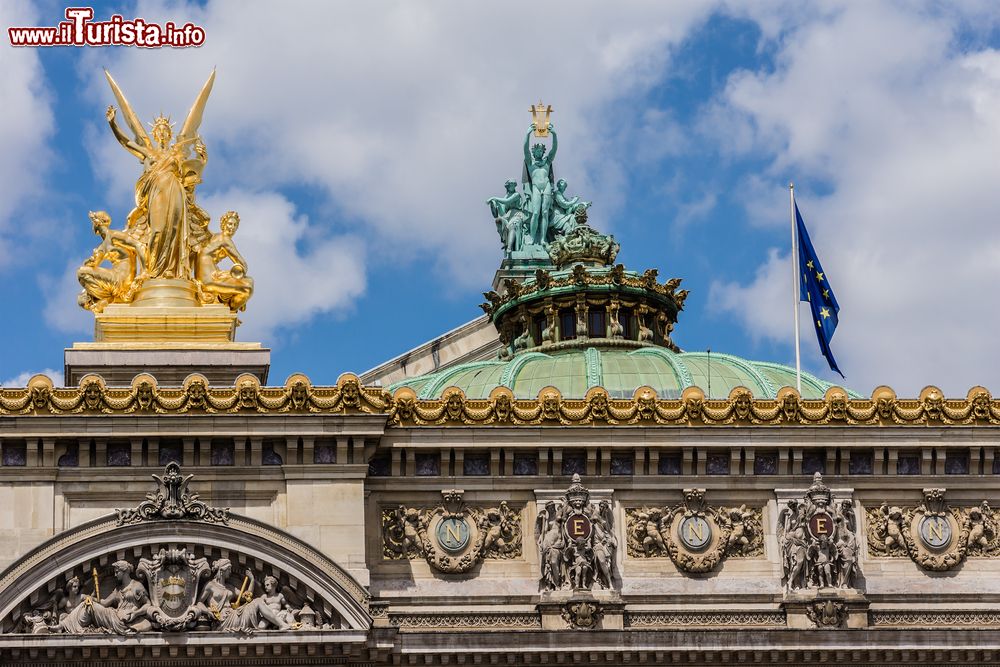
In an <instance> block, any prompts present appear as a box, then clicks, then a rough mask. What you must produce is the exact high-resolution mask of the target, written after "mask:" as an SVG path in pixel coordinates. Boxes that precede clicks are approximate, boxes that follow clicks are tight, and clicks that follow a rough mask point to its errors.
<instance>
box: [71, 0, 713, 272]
mask: <svg viewBox="0 0 1000 667" xmlns="http://www.w3.org/2000/svg"><path fill="white" fill-rule="evenodd" d="M711 9H712V6H711V5H710V4H708V3H695V4H688V3H686V4H680V3H660V2H647V3H641V4H635V5H632V6H631V7H630V10H629V11H627V12H623V11H621V8H619V7H617V6H613V5H609V4H607V3H598V2H591V3H581V2H571V3H563V4H547V5H546V6H545V14H546V17H545V19H544V20H533V18H532V17H533V16H534V15H535V14H536V13H537V10H538V6H537V4H535V3H530V2H516V3H504V4H502V5H500V4H484V3H467V2H451V3H438V4H435V5H433V7H432V6H429V5H424V4H417V3H410V2H391V3H314V4H299V5H297V6H296V10H295V11H288V9H287V7H283V6H281V5H274V4H272V3H263V2H261V3H235V4H234V3H225V2H209V3H207V5H204V6H202V5H201V4H200V3H199V4H196V3H190V4H185V3H177V2H170V3H160V2H142V3H140V4H139V6H138V8H137V9H136V13H137V14H138V15H140V16H143V17H144V18H146V19H147V20H157V21H163V20H168V19H172V20H178V19H182V18H183V19H184V20H192V21H194V22H196V23H199V24H202V25H204V26H205V29H206V33H207V40H206V43H205V46H203V47H201V48H199V49H189V50H184V51H178V50H168V49H165V50H163V51H142V52H140V51H141V50H140V49H119V50H116V51H114V52H110V51H107V50H103V51H97V50H94V51H93V52H88V53H86V54H84V56H85V60H84V62H83V64H82V66H81V69H80V71H82V72H85V73H87V74H86V75H87V76H88V77H90V79H91V81H90V84H91V85H90V87H89V91H90V99H91V101H92V102H93V108H92V113H94V115H95V128H97V134H96V135H95V136H94V137H93V139H91V140H88V143H89V144H90V145H91V148H92V156H93V160H94V164H95V167H96V168H97V169H98V170H99V171H102V172H103V171H107V172H108V177H107V178H108V181H109V183H110V184H113V190H114V193H115V196H116V197H117V198H118V200H119V202H120V203H119V206H120V207H121V209H122V210H121V212H119V213H115V217H116V219H118V218H119V217H121V216H122V215H124V213H125V210H126V209H125V207H126V206H127V197H128V196H129V193H130V188H131V184H132V183H133V182H134V180H135V178H136V176H137V173H138V167H137V165H135V163H134V162H133V161H132V160H131V159H130V158H128V157H127V156H126V155H125V154H124V153H123V152H122V151H121V150H120V148H119V147H118V146H117V145H116V144H115V143H114V142H113V141H112V140H111V138H110V137H109V136H107V130H106V128H105V127H103V120H102V116H100V115H99V114H100V113H101V111H102V110H103V107H104V105H106V104H107V103H109V101H110V100H111V97H110V92H109V91H108V90H107V84H106V83H105V82H104V80H103V76H102V73H101V70H100V66H102V65H107V66H108V67H109V68H110V69H111V70H112V72H113V73H114V75H115V77H116V80H117V81H118V82H119V83H120V84H121V86H122V87H123V89H124V91H125V93H126V95H127V96H128V97H129V99H130V101H131V102H132V104H133V105H134V106H135V107H136V109H137V111H138V112H139V114H140V116H141V117H142V118H143V119H144V120H148V119H149V118H151V117H152V116H153V115H155V114H156V113H158V112H159V111H160V110H161V109H163V111H164V112H169V113H171V114H172V115H173V118H174V120H175V121H178V122H182V120H183V118H182V115H183V113H185V111H186V109H187V108H188V106H189V105H190V103H191V100H193V98H194V95H195V93H196V92H197V89H198V87H199V86H200V85H201V83H202V81H203V80H204V77H205V76H206V75H207V73H208V72H209V71H210V70H211V68H212V67H213V66H218V80H217V82H216V86H215V89H214V91H213V93H212V98H211V100H210V101H209V104H208V110H207V113H206V116H205V122H204V125H203V128H202V129H203V132H202V134H203V136H204V137H205V140H206V142H207V143H208V148H209V151H210V155H211V159H210V162H209V166H208V169H207V171H206V174H205V179H206V187H216V188H225V187H230V186H236V187H242V188H245V189H257V188H268V189H275V188H277V189H279V190H281V189H282V188H285V187H288V186H293V187H299V186H302V185H305V186H307V187H313V188H316V190H317V192H318V193H319V195H320V197H321V198H327V199H328V202H329V210H331V211H334V212H335V214H331V219H330V220H315V221H314V222H315V224H317V225H321V226H324V227H330V226H333V225H336V226H337V227H339V228H342V229H348V230H350V231H353V232H356V233H358V234H359V235H361V236H363V237H365V238H366V239H367V240H368V241H370V243H371V245H372V249H371V251H372V254H373V255H376V254H377V256H378V257H379V258H380V259H381V260H383V261H387V262H392V261H396V260H406V259H408V258H412V257H415V256H418V255H425V256H426V255H427V254H430V255H431V256H432V257H433V258H434V260H435V262H436V263H437V265H438V268H439V270H440V274H441V277H442V278H444V279H446V282H448V283H450V284H452V285H457V286H461V287H469V286H475V287H480V286H482V285H485V284H488V281H489V279H490V277H491V276H492V273H493V271H494V269H495V268H496V266H497V264H498V262H499V257H498V253H497V239H496V237H495V236H494V234H495V233H496V232H495V228H494V225H493V224H492V221H491V220H490V219H489V214H488V212H487V209H486V207H485V204H484V202H485V200H486V199H487V198H488V197H489V196H491V195H493V194H497V193H498V192H501V191H502V189H503V188H502V184H503V182H504V180H506V179H507V178H510V177H515V178H516V177H518V176H519V175H520V170H521V143H522V141H523V138H524V131H525V129H526V127H527V125H528V123H529V116H528V113H527V107H528V105H529V104H530V103H531V102H533V101H535V100H537V99H538V97H539V96H540V95H541V96H543V97H544V98H545V101H546V102H551V103H552V104H553V105H554V107H555V110H556V113H555V115H554V117H553V120H554V122H555V124H556V126H557V129H558V130H559V131H560V139H561V142H562V143H561V146H560V148H559V157H558V158H557V160H556V168H557V170H558V171H559V174H560V176H565V177H566V178H567V180H569V182H570V188H571V190H572V191H573V192H574V193H578V194H580V195H582V196H584V197H585V198H587V199H593V200H594V201H595V205H594V213H595V218H596V220H595V223H596V224H598V225H600V224H601V223H602V219H607V217H608V214H609V213H610V212H612V211H613V210H614V208H615V207H616V206H617V205H619V204H620V203H621V202H622V195H621V194H620V189H621V188H620V185H621V183H622V175H621V163H619V162H618V160H620V159H624V157H625V156H623V155H621V154H620V152H619V151H614V150H611V149H610V146H611V145H612V142H613V141H615V140H616V139H617V138H618V137H619V136H620V133H621V132H622V131H623V130H624V129H625V125H627V123H624V125H623V121H622V116H621V114H622V112H623V108H627V103H628V98H629V96H630V95H634V94H637V93H639V92H641V91H642V90H644V89H645V88H646V87H648V86H650V85H652V84H653V83H654V82H655V81H656V80H657V79H658V78H659V77H660V76H661V75H662V73H663V71H664V68H665V67H667V65H668V63H669V51H670V48H671V47H672V46H674V45H676V44H678V43H679V42H680V41H681V40H682V39H683V38H684V37H685V36H686V35H687V34H688V32H689V31H690V29H691V28H692V27H693V26H694V25H696V24H697V23H698V22H699V21H701V20H702V19H704V18H706V17H707V15H708V14H709V13H710V11H711ZM623 105H624V106H623Z"/></svg>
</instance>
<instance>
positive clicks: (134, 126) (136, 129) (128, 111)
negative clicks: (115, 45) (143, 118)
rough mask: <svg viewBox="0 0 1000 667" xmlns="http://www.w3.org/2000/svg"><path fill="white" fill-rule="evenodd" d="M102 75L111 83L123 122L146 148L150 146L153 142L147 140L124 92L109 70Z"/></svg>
mask: <svg viewBox="0 0 1000 667" xmlns="http://www.w3.org/2000/svg"><path fill="white" fill-rule="evenodd" d="M104 76H106V77H107V79H108V83H109V84H110V85H111V92H113V93H114V94H115V99H116V100H118V107H119V108H120V109H121V110H122V116H123V117H124V118H125V122H126V123H127V124H128V126H129V128H130V129H131V130H132V134H133V135H135V140H136V141H137V142H139V143H140V144H142V145H143V146H145V147H146V148H151V147H152V145H153V143H152V142H151V141H150V140H149V135H148V134H147V133H146V130H145V128H143V126H142V123H141V122H140V121H139V117H138V116H136V115H135V111H133V110H132V105H130V104H129V103H128V100H127V99H125V94H124V93H122V89H121V88H119V87H118V84H117V83H115V80H114V79H113V78H111V72H109V71H108V70H104Z"/></svg>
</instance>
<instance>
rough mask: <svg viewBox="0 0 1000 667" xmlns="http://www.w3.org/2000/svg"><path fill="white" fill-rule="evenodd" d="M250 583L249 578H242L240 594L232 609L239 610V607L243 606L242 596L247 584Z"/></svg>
mask: <svg viewBox="0 0 1000 667" xmlns="http://www.w3.org/2000/svg"><path fill="white" fill-rule="evenodd" d="M248 583H250V577H248V576H247V577H243V585H242V586H240V594H239V596H237V598H236V602H234V603H233V604H232V607H233V609H239V608H240V605H241V604H243V594H244V593H245V592H246V590H247V584H248Z"/></svg>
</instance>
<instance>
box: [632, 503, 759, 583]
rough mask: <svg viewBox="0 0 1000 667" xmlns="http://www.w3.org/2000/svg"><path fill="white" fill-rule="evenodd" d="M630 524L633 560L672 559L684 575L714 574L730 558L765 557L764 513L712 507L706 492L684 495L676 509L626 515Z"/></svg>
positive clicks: (640, 509) (640, 510) (647, 509)
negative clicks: (707, 501)
mask: <svg viewBox="0 0 1000 667" xmlns="http://www.w3.org/2000/svg"><path fill="white" fill-rule="evenodd" d="M625 524H626V525H625V532H626V543H627V553H628V555H629V557H631V558H661V557H669V558H670V559H671V560H672V561H673V562H674V564H675V565H676V566H677V568H678V569H680V570H682V571H684V572H691V573H700V572H710V571H712V570H714V569H716V568H717V567H718V566H719V565H720V564H721V563H722V561H723V560H725V559H726V558H754V557H758V556H763V555H764V529H763V515H762V510H761V509H760V508H748V507H747V506H746V505H740V506H739V507H718V506H716V507H712V506H709V505H708V504H707V503H706V501H705V489H684V500H683V502H682V503H681V504H679V505H676V506H671V505H666V506H662V507H636V508H629V509H626V510H625Z"/></svg>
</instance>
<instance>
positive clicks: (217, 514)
mask: <svg viewBox="0 0 1000 667" xmlns="http://www.w3.org/2000/svg"><path fill="white" fill-rule="evenodd" d="M193 477H194V475H187V476H185V475H182V474H181V465H180V464H179V463H177V462H176V461H171V462H170V463H168V464H167V465H166V467H165V468H164V469H163V476H162V477H161V476H159V475H152V478H153V479H155V480H156V484H157V489H156V492H155V493H153V492H150V493H147V494H146V499H145V500H143V501H142V502H141V503H139V504H138V505H137V506H136V507H135V508H134V509H116V510H115V513H116V514H117V515H118V522H117V525H119V526H125V525H130V524H136V523H141V522H143V521H158V520H167V521H179V520H187V521H206V522H209V523H224V524H225V523H229V508H228V507H227V508H224V509H223V508H219V507H211V506H209V505H208V503H206V502H204V501H203V500H199V499H198V494H197V493H193V492H191V491H189V490H188V484H189V483H190V482H191V478H193Z"/></svg>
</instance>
